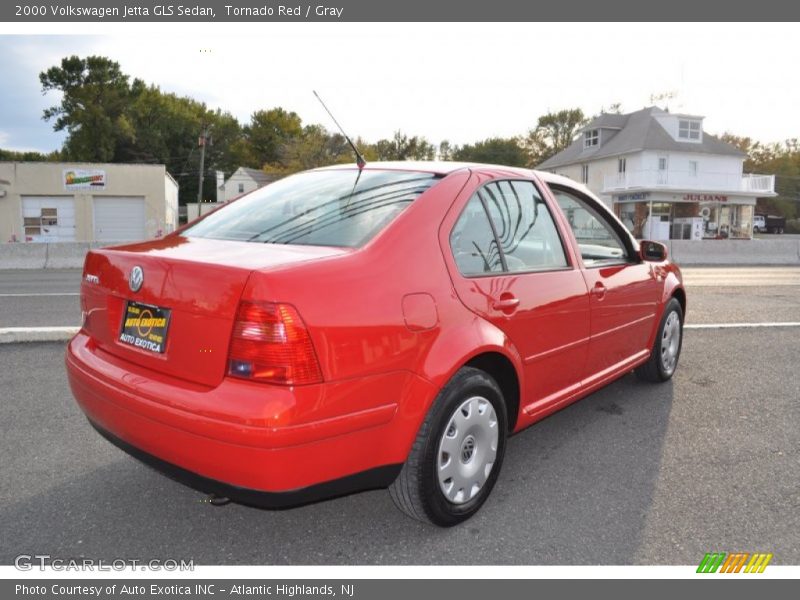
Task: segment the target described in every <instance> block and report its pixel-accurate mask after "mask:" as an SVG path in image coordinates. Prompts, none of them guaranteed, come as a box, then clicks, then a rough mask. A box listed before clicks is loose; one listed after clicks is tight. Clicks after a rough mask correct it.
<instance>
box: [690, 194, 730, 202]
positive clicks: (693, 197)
mask: <svg viewBox="0 0 800 600" xmlns="http://www.w3.org/2000/svg"><path fill="white" fill-rule="evenodd" d="M683 200H684V202H727V201H728V197H727V196H721V195H719V194H684V195H683Z"/></svg>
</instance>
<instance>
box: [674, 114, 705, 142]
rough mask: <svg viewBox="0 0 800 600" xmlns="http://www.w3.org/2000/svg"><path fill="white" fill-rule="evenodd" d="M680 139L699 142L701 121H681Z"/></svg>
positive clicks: (679, 125) (679, 127)
mask: <svg viewBox="0 0 800 600" xmlns="http://www.w3.org/2000/svg"><path fill="white" fill-rule="evenodd" d="M678 137H679V138H681V139H684V140H699V139H700V121H691V120H689V119H680V120H679V121H678Z"/></svg>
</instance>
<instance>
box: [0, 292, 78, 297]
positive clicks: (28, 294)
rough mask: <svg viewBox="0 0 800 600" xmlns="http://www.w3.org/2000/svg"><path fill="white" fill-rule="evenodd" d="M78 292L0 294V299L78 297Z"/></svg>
mask: <svg viewBox="0 0 800 600" xmlns="http://www.w3.org/2000/svg"><path fill="white" fill-rule="evenodd" d="M80 295H81V293H80V292H42V293H38V294H33V293H27V294H0V298H32V297H36V296H80Z"/></svg>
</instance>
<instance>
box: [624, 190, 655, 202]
mask: <svg viewBox="0 0 800 600" xmlns="http://www.w3.org/2000/svg"><path fill="white" fill-rule="evenodd" d="M649 198H650V192H634V193H632V194H620V195H619V196H617V197H616V200H617V202H637V201H640V200H647V199H649Z"/></svg>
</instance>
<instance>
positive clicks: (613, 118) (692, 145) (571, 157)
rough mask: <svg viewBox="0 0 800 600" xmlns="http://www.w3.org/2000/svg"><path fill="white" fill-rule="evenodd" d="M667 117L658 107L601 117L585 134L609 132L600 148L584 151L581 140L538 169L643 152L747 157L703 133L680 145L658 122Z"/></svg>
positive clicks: (549, 159) (596, 118)
mask: <svg viewBox="0 0 800 600" xmlns="http://www.w3.org/2000/svg"><path fill="white" fill-rule="evenodd" d="M663 114H667V113H666V111H664V110H661V109H660V108H658V107H656V106H650V107H648V108H643V109H642V110H638V111H636V112H632V113H629V114H627V115H611V114H601V115H600V116H598V117H595V118H594V119H592V120H591V121H590V122H589V124H588V125H586V127H584V128H583V129H582V130H581V131H586V130H589V129H607V130H608V131H607V133H601V135H600V142H601V145H600V146H596V147H594V148H584V145H583V136H580V137H578V139H576V140H575V141H574V142H572V144H570V145H569V146H568V147H567V148H566V149H565V150H562V151H561V152H559V153H558V154H556V155H555V156H551V157H550V158H548V159H547V160H546V161H544V162H543V163H541V164H540V165H538V166H537V167H536V168H537V169H554V168H556V167H563V166H565V165H571V164H575V163H581V162H586V161H590V160H596V159H598V158H604V157H609V156H618V155H620V154H628V153H630V152H639V151H641V150H663V151H668V152H698V153H704V154H724V155H728V156H745V153H744V152H742V151H741V150H739V149H738V148H736V147H734V146H731V145H730V144H728V143H727V142H723V141H722V140H720V139H719V138H716V137H714V136H713V135H710V134H708V133H706V132H705V131H704V132H703V141H702V142H700V143H697V142H679V141H677V140H675V139H674V138H673V137H672V136H671V135H670V134H669V133H667V131H666V129H664V128H663V127H662V126H661V124H660V123H659V122H658V120H656V118H655V116H656V115H663Z"/></svg>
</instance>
